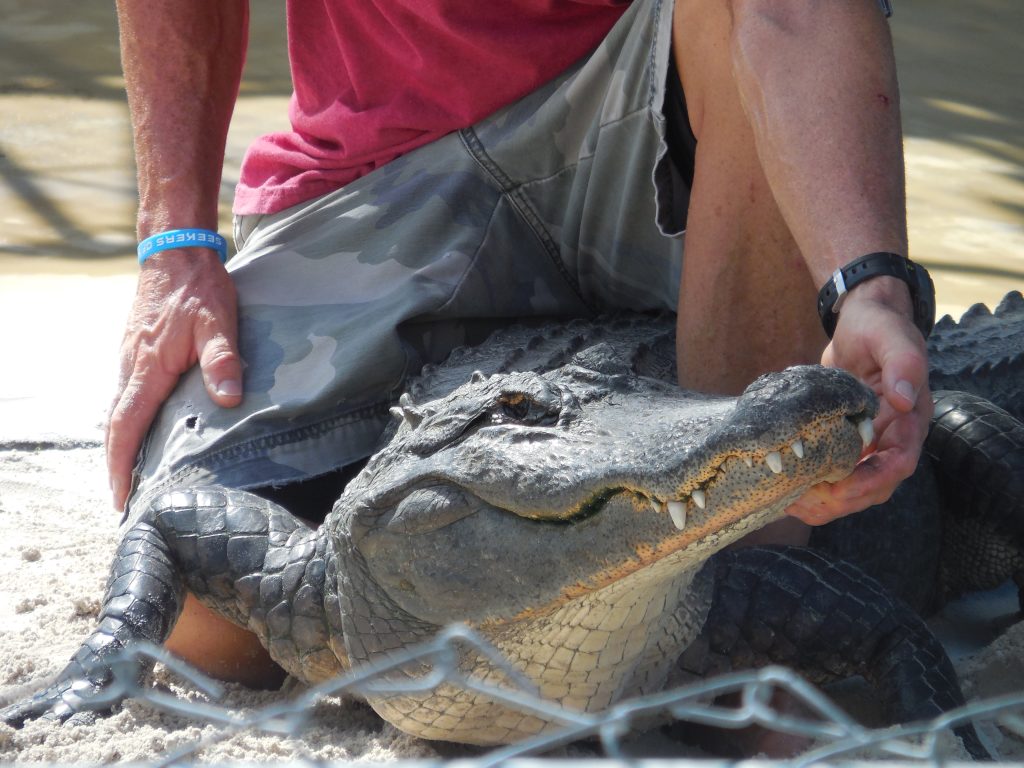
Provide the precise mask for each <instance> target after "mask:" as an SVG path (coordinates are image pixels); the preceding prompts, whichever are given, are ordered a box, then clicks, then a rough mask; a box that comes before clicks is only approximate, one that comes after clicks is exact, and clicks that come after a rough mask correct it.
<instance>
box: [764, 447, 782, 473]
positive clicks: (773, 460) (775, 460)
mask: <svg viewBox="0 0 1024 768" xmlns="http://www.w3.org/2000/svg"><path fill="white" fill-rule="evenodd" d="M764 460H765V463H766V464H767V465H768V469H770V470H771V471H772V472H774V473H775V474H776V475H781V474H782V454H781V453H779V452H778V451H772V452H771V453H769V454H768V455H767V456H765V457H764Z"/></svg>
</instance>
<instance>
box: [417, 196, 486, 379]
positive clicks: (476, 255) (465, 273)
mask: <svg viewBox="0 0 1024 768" xmlns="http://www.w3.org/2000/svg"><path fill="white" fill-rule="evenodd" d="M499 205H501V198H500V197H499V198H498V201H497V202H496V203H495V204H494V207H493V208H492V209H491V215H490V216H489V217H488V218H487V225H486V226H485V227H484V228H483V231H482V232H481V233H480V242H478V243H477V246H476V250H474V251H473V258H471V259H470V260H469V264H467V265H466V268H465V269H464V270H463V271H462V275H460V276H459V279H458V280H457V281H456V283H455V287H454V288H452V292H451V293H450V294H449V295H448V298H447V299H445V300H444V301H443V302H442V303H441V304H440V305H439V306H437V307H436V308H435V309H434V312H443V311H444V310H445V308H446V307H448V306H449V305H450V304H451V303H452V302H453V301H455V297H456V296H457V295H458V294H459V290H460V289H461V288H462V284H463V283H465V282H466V278H467V277H468V276H469V273H470V270H472V269H473V266H474V265H475V264H476V263H477V261H478V260H479V259H480V252H481V251H482V250H483V247H484V241H485V240H486V239H487V235H488V233H489V232H490V231H491V225H492V224H494V217H495V216H497V215H498V206H499ZM407 367H408V363H407Z"/></svg>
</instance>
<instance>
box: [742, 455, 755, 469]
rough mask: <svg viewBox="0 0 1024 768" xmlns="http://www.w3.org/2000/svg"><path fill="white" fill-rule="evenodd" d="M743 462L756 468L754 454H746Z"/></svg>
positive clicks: (751, 467)
mask: <svg viewBox="0 0 1024 768" xmlns="http://www.w3.org/2000/svg"><path fill="white" fill-rule="evenodd" d="M743 463H744V464H746V465H747V466H748V467H750V469H753V468H754V457H753V456H744V457H743Z"/></svg>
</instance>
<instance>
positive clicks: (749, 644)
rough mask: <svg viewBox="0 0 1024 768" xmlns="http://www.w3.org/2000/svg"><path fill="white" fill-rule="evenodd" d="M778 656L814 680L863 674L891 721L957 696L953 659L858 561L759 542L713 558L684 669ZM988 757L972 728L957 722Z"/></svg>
mask: <svg viewBox="0 0 1024 768" xmlns="http://www.w3.org/2000/svg"><path fill="white" fill-rule="evenodd" d="M767 664H783V665H786V666H789V667H791V668H792V669H794V670H796V671H798V672H800V673H801V674H802V675H804V676H805V677H807V678H808V679H809V680H811V681H812V682H815V683H819V684H820V683H827V682H831V681H835V680H840V679H844V678H847V677H851V676H854V675H861V676H862V677H863V678H864V679H865V680H867V681H868V683H869V684H870V685H871V686H873V688H874V689H875V691H876V693H877V700H878V701H879V702H880V703H881V707H882V714H883V715H884V716H885V717H886V718H887V719H888V720H889V721H890V722H895V723H909V722H916V721H923V720H929V719H931V718H934V717H937V716H939V715H941V714H942V713H944V712H947V711H949V710H951V709H954V708H956V707H958V706H960V705H962V704H963V703H964V697H963V693H962V692H961V690H960V685H959V683H958V681H957V677H956V672H955V671H954V669H953V665H952V662H950V660H949V657H948V656H947V655H946V652H945V650H944V649H943V647H942V645H941V643H940V642H939V641H938V640H937V639H936V638H935V636H934V635H933V634H932V633H931V631H930V630H929V629H928V627H927V625H926V624H925V623H924V621H923V620H922V619H921V618H920V617H919V616H918V615H917V614H916V613H914V611H913V610H912V609H911V608H910V607H909V606H908V605H906V604H905V603H903V602H902V601H900V600H898V599H896V598H893V597H891V596H890V595H889V594H888V593H887V592H886V590H885V589H884V587H882V586H881V585H880V584H878V583H877V582H876V581H875V580H874V579H872V578H871V577H870V576H867V575H866V574H864V573H863V572H862V571H861V570H860V569H859V568H857V567H856V566H854V565H852V564H850V563H847V562H845V561H842V560H830V559H828V558H826V557H824V556H823V555H821V554H819V553H817V552H815V551H813V550H809V549H803V548H797V547H782V548H768V547H764V548H762V547H756V548H748V549H739V550H734V551H728V552H723V553H721V554H720V555H718V556H716V558H715V589H714V599H713V602H712V606H711V611H710V613H709V615H708V619H707V622H706V623H705V625H704V629H703V630H702V633H701V637H700V638H699V639H698V641H697V642H695V643H694V644H693V645H692V646H691V648H689V649H687V651H686V652H684V654H683V656H682V657H681V658H680V660H679V666H680V669H681V671H682V673H683V675H684V676H689V675H692V674H694V673H696V674H699V675H706V674H708V673H719V672H724V671H726V670H729V669H746V668H754V667H762V666H765V665H767ZM956 734H957V735H958V736H959V737H960V738H961V739H962V740H963V742H964V745H965V747H966V748H967V749H968V751H969V752H970V753H971V754H972V755H973V756H974V757H976V758H986V757H987V756H988V753H987V752H986V750H985V749H984V747H983V746H982V744H981V742H980V740H979V738H978V735H977V733H976V732H975V730H974V728H973V726H971V725H966V726H961V727H959V728H957V729H956Z"/></svg>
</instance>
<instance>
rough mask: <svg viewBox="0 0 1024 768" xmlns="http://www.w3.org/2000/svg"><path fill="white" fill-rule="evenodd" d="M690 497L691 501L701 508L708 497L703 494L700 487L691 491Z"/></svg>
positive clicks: (704, 505)
mask: <svg viewBox="0 0 1024 768" xmlns="http://www.w3.org/2000/svg"><path fill="white" fill-rule="evenodd" d="M690 498H692V499H693V503H694V504H696V505H697V506H698V507H700V508H701V509H704V508H705V507H706V506H707V503H708V498H707V496H706V495H704V491H702V490H700V488H698V489H697V490H696V491H694V492H693V493H691V494H690Z"/></svg>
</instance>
